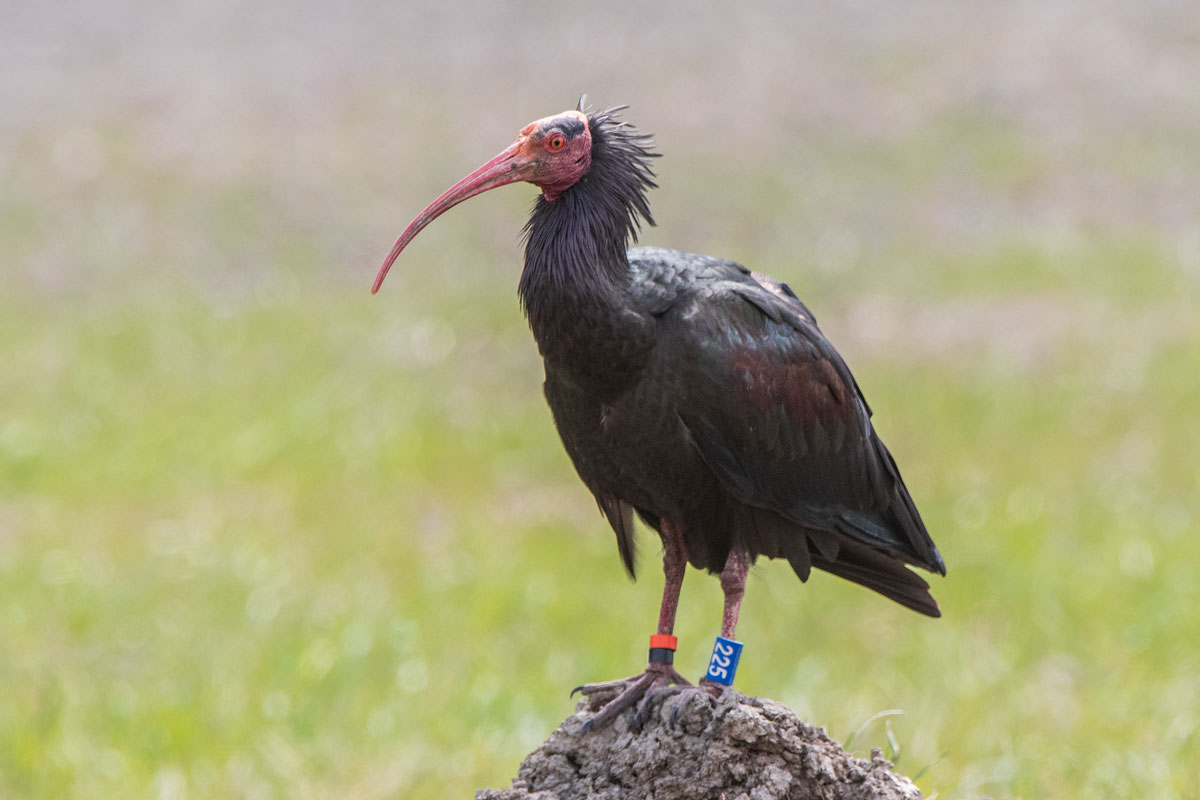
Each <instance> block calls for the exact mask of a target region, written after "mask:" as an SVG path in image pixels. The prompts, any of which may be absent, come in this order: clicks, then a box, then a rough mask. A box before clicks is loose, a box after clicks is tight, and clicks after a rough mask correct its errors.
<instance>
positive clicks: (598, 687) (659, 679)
mask: <svg viewBox="0 0 1200 800" xmlns="http://www.w3.org/2000/svg"><path fill="white" fill-rule="evenodd" d="M691 686H692V683H691V681H689V680H688V679H687V678H685V677H683V676H682V675H680V674H679V673H678V672H676V671H675V669H674V668H673V667H671V666H670V665H666V664H653V663H652V664H651V665H650V666H649V667H647V668H646V671H645V672H643V673H642V674H641V675H635V676H633V677H632V678H624V679H622V680H618V681H608V682H606V683H592V684H585V685H583V686H577V687H575V689H574V691H572V692H571V694H572V695H574V694H575V693H576V692H578V693H580V694H582V695H583V696H584V697H590V696H592V695H594V694H603V693H605V692H606V691H614V690H618V689H619V690H620V691H619V693H618V694H617V696H616V697H614V698H612V699H611V700H608V701H607V702H606V703H604V705H603V706H602V707H601V708H600V709H599V713H597V714H596V716H594V717H592V718H591V719H589V720H588V721H587V722H585V723H584V724H583V728H582V731H583V732H584V733H587V732H588V731H590V730H592V729H594V728H597V727H600V726H603V725H606V724H608V723H609V722H611V721H612V720H613V719H615V718H616V717H617V716H618V715H619V714H620V713H621V712H622V711H624V710H625V709H627V708H629V707H630V706H634V714H633V724H634V726H635V727H637V728H639V729H640V728H641V727H642V725H644V724H645V722H646V720H647V719H649V718H650V712H651V710H652V709H653V707H654V705H655V704H656V703H657V702H658V701H659V700H661V699H662V698H664V697H667V696H669V695H672V694H674V693H676V692H678V691H680V690H681V689H683V688H685V687H691Z"/></svg>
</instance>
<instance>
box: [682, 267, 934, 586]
mask: <svg viewBox="0 0 1200 800" xmlns="http://www.w3.org/2000/svg"><path fill="white" fill-rule="evenodd" d="M721 263H723V264H726V265H728V267H727V268H726V269H725V271H724V272H723V273H722V275H721V277H719V278H717V279H715V280H710V281H709V282H708V284H707V285H706V286H705V287H704V289H703V290H702V291H700V292H698V293H697V294H696V296H695V298H694V299H693V301H692V302H691V303H690V304H681V306H680V307H678V308H677V309H676V311H677V312H678V313H677V316H676V317H675V320H674V322H675V324H674V325H672V326H670V327H671V328H673V330H672V331H671V334H670V335H669V338H674V337H679V339H678V340H677V341H675V342H674V345H675V346H677V347H680V348H681V352H687V353H689V354H691V355H692V356H694V357H692V358H689V359H687V365H686V367H685V369H686V373H685V381H686V387H687V395H686V397H685V398H684V399H683V400H682V401H681V403H680V406H679V416H680V419H681V421H682V422H683V424H684V425H685V426H686V428H687V430H688V431H689V432H690V433H691V436H692V438H693V440H694V441H695V444H696V447H697V448H698V449H699V451H700V453H701V455H702V456H703V458H704V460H705V462H706V463H707V464H708V465H709V467H710V468H711V469H712V470H713V472H714V473H715V474H716V475H717V477H718V478H719V480H720V481H721V483H722V484H723V485H724V486H725V488H726V489H727V490H728V491H729V492H730V493H732V494H733V495H734V496H735V497H737V498H738V499H740V500H741V501H743V502H744V503H746V504H748V505H750V506H753V507H755V508H758V509H766V510H768V511H771V512H775V513H777V514H779V515H780V516H782V517H784V518H785V519H787V520H791V521H792V522H794V523H798V524H799V525H802V526H803V527H804V528H806V529H808V531H809V535H810V538H811V539H812V540H813V544H814V545H815V547H816V552H814V553H813V556H812V563H813V565H814V566H818V567H821V568H823V569H826V570H828V571H830V572H834V573H836V574H839V575H842V576H843V577H848V578H850V579H851V580H855V581H857V582H859V583H867V581H865V580H863V579H862V578H863V577H864V576H868V577H869V574H870V573H872V572H877V573H880V574H879V578H880V579H881V580H877V581H876V583H877V584H878V583H881V582H883V583H886V582H887V581H904V580H906V578H904V577H902V576H897V575H896V574H895V570H894V569H893V570H890V571H888V570H884V571H883V572H880V569H881V565H880V563H879V562H880V560H882V561H884V562H893V561H894V560H895V559H900V560H901V561H903V562H907V563H909V564H913V565H916V566H920V567H923V568H925V569H929V570H933V571H936V572H940V573H943V574H944V572H945V567H944V565H943V563H942V560H941V557H940V555H939V554H938V552H937V548H936V547H935V546H934V544H933V541H932V540H931V539H930V537H929V534H928V532H927V531H926V530H925V526H924V523H923V522H922V521H921V517H920V514H919V513H918V512H917V509H916V506H915V505H914V504H913V501H912V498H911V497H910V496H909V493H908V490H907V488H906V487H905V486H904V482H903V480H902V479H901V477H900V472H899V470H898V469H897V468H896V464H895V461H894V460H893V459H892V456H891V454H890V453H889V452H888V450H887V448H886V447H885V446H884V444H883V442H882V441H880V439H879V437H878V436H877V435H876V433H875V430H874V428H873V426H872V425H871V412H870V409H869V407H868V406H867V403H866V400H865V399H864V398H863V396H862V392H861V391H860V390H859V387H858V384H857V383H856V382H855V380H854V377H853V375H851V374H850V370H849V369H848V368H847V366H846V364H845V362H844V361H843V360H842V358H841V356H840V355H838V353H837V351H836V350H834V348H833V346H832V345H831V344H830V343H829V341H828V340H827V339H826V338H825V337H824V336H823V335H822V334H821V331H820V329H819V328H818V327H817V324H816V321H815V319H814V318H813V316H812V314H811V313H809V311H808V309H807V308H805V307H804V305H803V304H802V303H801V302H800V301H799V300H798V299H796V297H795V295H794V294H793V293H792V292H791V290H790V289H788V288H787V287H786V286H785V285H783V284H777V283H775V282H773V281H770V280H769V279H766V278H763V277H761V276H754V275H751V274H750V273H749V272H748V271H746V270H745V269H744V268H742V267H740V266H739V265H735V264H732V263H731V262H721ZM733 268H736V269H733ZM665 321H666V320H664V322H665ZM822 533H823V534H825V535H821V534H822ZM843 537H844V538H843ZM888 557H890V558H888ZM793 565H795V562H794V561H793ZM896 567H898V568H899V571H900V572H901V573H904V575H907V576H911V578H912V580H914V581H917V582H918V583H920V584H921V585H922V586H924V587H925V588H927V586H926V585H925V584H924V581H921V580H920V578H918V577H917V576H915V575H913V574H912V573H910V572H908V571H907V570H904V569H903V568H902V567H901V566H900V565H899V564H897V565H896ZM797 572H800V570H799V569H797ZM885 572H886V573H887V574H886V575H885V574H884V573H885ZM802 577H803V575H802ZM884 579H886V580H884ZM867 585H871V588H875V589H877V590H878V591H881V592H883V593H884V594H888V595H889V596H893V595H894V594H895V593H896V592H899V591H901V589H902V588H903V587H901V588H900V589H896V592H891V593H889V592H888V591H885V589H886V588H887V587H886V586H884V587H882V588H881V586H879V585H872V584H870V583H867ZM910 588H914V589H915V588H916V587H915V586H912V587H910ZM902 602H904V601H902ZM906 604H908V603H906Z"/></svg>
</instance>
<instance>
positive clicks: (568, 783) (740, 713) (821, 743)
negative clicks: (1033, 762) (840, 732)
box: [475, 692, 921, 800]
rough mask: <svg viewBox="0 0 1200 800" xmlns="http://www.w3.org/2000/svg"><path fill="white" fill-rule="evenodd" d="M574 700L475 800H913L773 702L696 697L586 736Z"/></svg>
mask: <svg viewBox="0 0 1200 800" xmlns="http://www.w3.org/2000/svg"><path fill="white" fill-rule="evenodd" d="M605 699H607V698H606V697H605V696H600V695H593V696H592V697H591V698H589V699H588V700H583V701H580V703H579V705H578V706H576V708H575V713H574V714H572V715H571V716H570V717H567V718H566V719H565V720H564V721H563V723H562V724H561V725H559V726H558V729H557V730H555V731H554V732H553V733H552V734H550V738H549V739H548V740H547V741H546V742H545V743H544V744H543V745H542V746H541V747H539V748H538V749H537V750H534V751H533V752H532V753H530V754H529V755H528V756H527V757H526V758H525V761H524V762H522V764H521V768H520V770H519V771H518V773H517V777H516V779H515V780H514V781H513V785H512V788H510V789H503V790H495V789H482V790H480V791H479V792H477V793H476V794H475V798H476V800H575V799H576V798H580V799H582V798H591V799H592V800H596V799H597V798H600V799H602V800H617V799H618V798H639V800H641V799H643V798H653V800H677V799H678V800H684V799H685V798H686V799H687V800H697V799H698V798H725V799H726V800H772V799H773V798H789V800H808V799H809V798H813V799H814V800H815V799H816V798H820V800H834V799H835V798H836V800H868V799H870V800H876V799H877V798H882V799H885V800H892V798H896V799H897V800H920V797H921V793H920V791H918V789H917V787H916V786H914V785H913V783H912V781H910V780H909V779H908V778H905V777H903V776H901V775H898V774H896V773H895V772H893V771H892V768H891V767H892V765H891V764H890V763H888V762H887V761H886V760H885V759H884V758H883V757H882V756H881V755H880V754H879V752H878V751H875V752H873V753H872V755H871V760H870V761H864V760H862V759H859V758H855V757H854V756H852V755H850V754H849V753H847V752H846V751H845V750H843V749H842V746H841V745H840V744H838V743H837V742H836V741H834V740H833V739H831V738H830V737H829V736H828V735H826V733H825V730H824V729H823V728H819V727H817V726H815V725H809V724H807V723H805V722H802V721H800V720H799V719H798V718H797V717H796V715H795V714H793V713H792V711H791V710H790V709H789V708H787V707H786V706H783V705H780V704H779V703H776V702H774V701H772V700H764V699H761V698H758V697H747V696H745V695H743V694H739V693H737V692H726V693H725V695H724V696H723V697H722V698H721V699H720V700H719V701H714V700H712V699H711V698H709V697H708V696H707V695H702V694H700V693H697V692H682V693H679V694H675V695H672V696H670V697H668V698H667V699H666V700H664V701H663V702H662V703H661V704H660V705H659V707H658V709H657V711H656V713H654V714H652V715H651V718H650V719H649V720H648V721H647V722H646V724H645V725H644V726H643V727H642V729H641V730H640V731H639V730H636V729H635V728H634V724H633V713H632V711H627V712H625V714H623V715H622V716H621V717H619V718H618V719H616V720H615V721H614V722H613V724H612V725H609V726H608V727H606V728H602V729H600V730H593V731H590V732H588V733H586V734H584V733H582V732H581V728H582V727H583V724H584V723H585V722H586V721H587V719H588V718H589V717H590V716H592V714H593V713H594V711H593V709H592V708H591V707H590V704H592V703H595V704H599V703H601V702H602V701H603V700H605Z"/></svg>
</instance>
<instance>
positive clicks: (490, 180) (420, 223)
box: [371, 136, 537, 294]
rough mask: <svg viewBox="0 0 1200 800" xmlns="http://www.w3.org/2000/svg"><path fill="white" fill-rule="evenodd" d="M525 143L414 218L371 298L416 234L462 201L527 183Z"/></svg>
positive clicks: (529, 168) (530, 163)
mask: <svg viewBox="0 0 1200 800" xmlns="http://www.w3.org/2000/svg"><path fill="white" fill-rule="evenodd" d="M526 142H527V139H526V138H525V137H524V136H521V137H519V138H518V139H517V140H516V141H515V142H513V143H512V144H511V145H509V146H508V147H507V148H506V149H505V150H504V151H503V152H501V153H500V154H498V155H497V156H496V157H495V158H493V159H491V160H490V161H488V162H487V163H486V164H484V165H482V166H481V167H479V168H478V169H476V170H475V171H474V172H472V173H471V174H470V175H468V176H467V177H465V178H463V179H462V180H461V181H459V182H458V183H456V184H454V185H453V186H451V187H450V188H449V189H447V190H446V191H444V192H442V194H441V195H440V196H439V197H438V199H436V200H434V201H433V202H432V203H430V204H429V205H428V206H427V207H426V208H425V210H424V211H422V212H421V213H420V214H418V215H417V218H416V219H414V220H413V221H412V222H410V223H409V224H408V227H407V228H405V229H404V233H402V234H400V238H399V239H397V240H396V243H395V244H394V245H392V251H391V252H390V253H388V256H387V258H385V259H384V260H383V266H381V267H380V268H379V274H378V275H376V276H375V283H374V285H373V286H371V294H375V293H376V292H378V291H379V287H380V286H382V285H383V279H384V278H385V277H386V276H387V274H388V270H389V269H391V268H392V264H393V263H395V261H396V258H397V257H398V256H399V255H400V252H401V251H402V250H403V249H404V248H405V247H407V246H408V243H409V242H411V241H412V240H413V239H415V238H416V237H417V234H418V233H420V232H421V231H422V230H424V228H425V226H426V225H428V224H429V223H431V222H433V221H434V220H435V219H437V218H438V217H440V216H441V215H442V214H444V213H446V212H447V211H449V210H450V209H452V208H454V207H455V206H456V205H458V204H459V203H461V202H462V201H464V200H469V199H471V198H472V197H474V196H475V195H477V194H482V193H483V192H486V191H487V190H488V189H495V188H496V187H497V186H504V185H505V184H508V183H516V182H517V181H524V180H529V179H530V178H531V177H533V172H534V169H535V168H536V166H537V162H536V161H535V160H534V159H533V157H532V156H530V154H529V153H528V152H527V151H526V148H525V144H526Z"/></svg>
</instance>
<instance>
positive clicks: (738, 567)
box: [700, 547, 750, 697]
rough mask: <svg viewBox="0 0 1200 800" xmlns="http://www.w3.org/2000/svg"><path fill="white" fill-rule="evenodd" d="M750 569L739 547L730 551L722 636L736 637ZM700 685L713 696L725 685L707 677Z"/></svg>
mask: <svg viewBox="0 0 1200 800" xmlns="http://www.w3.org/2000/svg"><path fill="white" fill-rule="evenodd" d="M749 571H750V560H749V559H748V558H747V557H746V552H745V551H744V550H742V549H741V548H739V547H734V548H732V549H731V550H730V551H729V556H728V558H726V559H725V569H723V570H721V591H723V592H724V593H725V613H724V615H723V616H722V617H721V638H723V639H735V638H736V637H735V636H734V634H735V633H736V631H737V623H738V613H739V612H741V610H742V596H743V595H745V594H746V573H747V572H749ZM700 685H701V686H702V687H703V688H704V689H706V690H707V691H708V693H709V694H711V695H712V696H713V697H720V696H721V692H723V691H724V690H725V687H724V686H722V685H721V684H719V683H714V682H713V681H710V680H708V679H707V678H705V679H702V680H701V681H700Z"/></svg>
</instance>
